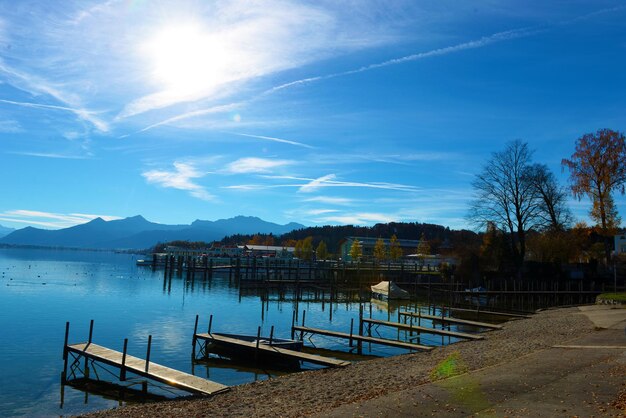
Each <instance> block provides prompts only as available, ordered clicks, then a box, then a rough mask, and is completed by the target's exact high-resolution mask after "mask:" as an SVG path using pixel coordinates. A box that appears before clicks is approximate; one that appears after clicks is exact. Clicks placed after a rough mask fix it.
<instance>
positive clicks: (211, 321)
mask: <svg viewBox="0 0 626 418" xmlns="http://www.w3.org/2000/svg"><path fill="white" fill-rule="evenodd" d="M212 325H213V314H211V316H209V330H208V331H207V334H209V335H210V334H211V326H212Z"/></svg>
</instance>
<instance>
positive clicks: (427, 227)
mask: <svg viewBox="0 0 626 418" xmlns="http://www.w3.org/2000/svg"><path fill="white" fill-rule="evenodd" d="M422 234H424V236H425V237H426V239H427V240H428V241H429V242H430V244H431V248H432V250H433V251H437V250H438V249H444V248H450V247H452V248H459V247H460V246H461V247H462V246H465V245H467V244H469V243H471V242H474V241H476V240H478V239H479V238H478V235H477V234H476V233H474V232H472V231H467V230H451V229H450V228H448V227H444V226H441V225H433V224H423V223H417V222H411V223H399V222H391V223H388V224H376V225H374V226H370V227H368V226H354V225H342V226H330V225H326V226H315V227H308V228H301V229H296V230H293V231H291V232H288V233H286V234H283V235H281V236H280V237H278V238H276V239H275V244H276V245H287V244H288V243H289V242H290V241H291V242H293V241H298V240H302V239H305V238H307V237H313V243H314V245H317V244H318V243H319V242H320V241H324V242H325V243H326V245H327V246H328V250H329V251H330V252H331V253H336V252H337V250H338V249H339V243H340V242H341V240H343V239H344V238H346V237H351V236H357V237H375V238H390V237H391V236H392V235H395V236H396V237H397V238H399V239H414V240H418V239H420V237H421V236H422ZM262 237H263V236H262ZM251 238H252V236H245V235H232V236H229V237H226V238H224V239H223V240H222V243H224V244H231V245H234V244H241V243H242V242H248V241H249V240H250V239H251Z"/></svg>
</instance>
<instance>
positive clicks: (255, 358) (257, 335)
mask: <svg viewBox="0 0 626 418" xmlns="http://www.w3.org/2000/svg"><path fill="white" fill-rule="evenodd" d="M260 343H261V326H260V325H259V328H257V331H256V350H254V361H255V362H258V361H259V344H260Z"/></svg>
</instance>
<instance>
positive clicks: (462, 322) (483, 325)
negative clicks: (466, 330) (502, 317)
mask: <svg viewBox="0 0 626 418" xmlns="http://www.w3.org/2000/svg"><path fill="white" fill-rule="evenodd" d="M400 315H405V316H409V317H412V318H418V319H420V318H423V319H430V320H432V321H438V322H443V323H444V324H458V325H471V326H474V327H481V328H489V329H502V328H503V326H502V325H496V324H490V323H488V322H478V321H469V320H467V319H458V318H451V317H449V316H437V315H428V314H423V313H421V312H409V311H400ZM418 325H419V323H418Z"/></svg>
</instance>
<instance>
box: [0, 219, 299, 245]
mask: <svg viewBox="0 0 626 418" xmlns="http://www.w3.org/2000/svg"><path fill="white" fill-rule="evenodd" d="M300 228H304V225H301V224H298V223H295V222H291V223H288V224H286V225H279V224H275V223H272V222H267V221H264V220H262V219H260V218H257V217H252V216H235V217H234V218H229V219H219V220H217V221H204V220H196V221H194V222H192V223H191V225H165V224H158V223H154V222H150V221H148V220H146V219H145V218H144V217H143V216H141V215H137V216H133V217H129V218H125V219H118V220H114V221H105V220H103V219H102V218H96V219H93V220H92V221H89V222H87V223H84V224H81V225H76V226H72V227H69V228H64V229H58V230H47V229H39V228H34V227H30V226H29V227H26V228H23V229H18V230H13V231H12V232H10V231H9V233H8V234H7V235H5V236H3V237H1V236H2V235H0V237H1V238H0V244H9V245H33V246H44V247H69V248H93V249H145V248H150V247H152V246H154V245H155V244H157V243H159V242H169V241H175V240H186V241H207V242H210V241H215V240H220V239H222V238H223V237H225V236H227V235H234V234H256V233H261V234H269V233H271V234H274V235H282V234H285V233H287V232H290V231H292V230H294V229H300ZM1 231H2V230H0V234H1Z"/></svg>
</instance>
